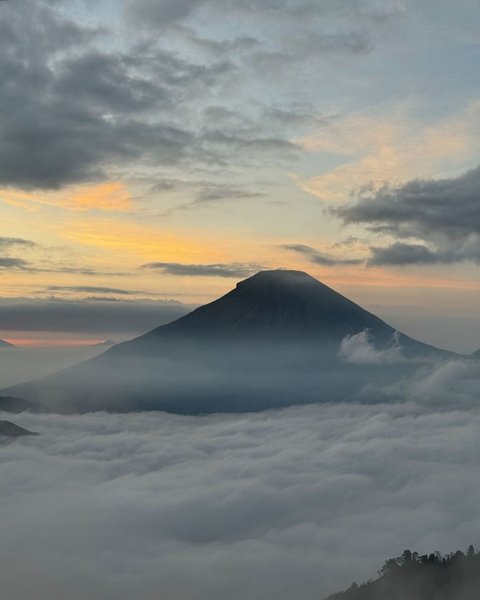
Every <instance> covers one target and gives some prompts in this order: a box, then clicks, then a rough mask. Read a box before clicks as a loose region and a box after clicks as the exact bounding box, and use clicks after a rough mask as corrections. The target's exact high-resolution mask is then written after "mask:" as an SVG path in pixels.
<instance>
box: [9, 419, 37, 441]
mask: <svg viewBox="0 0 480 600" xmlns="http://www.w3.org/2000/svg"><path fill="white" fill-rule="evenodd" d="M25 435H38V433H34V432H33V431H28V429H24V428H23V427H19V426H18V425H15V423H11V422H10V421H0V438H1V437H9V438H17V437H22V436H25Z"/></svg>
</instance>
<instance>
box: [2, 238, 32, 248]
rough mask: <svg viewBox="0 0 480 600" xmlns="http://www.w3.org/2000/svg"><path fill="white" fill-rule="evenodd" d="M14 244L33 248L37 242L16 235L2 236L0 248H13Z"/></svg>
mask: <svg viewBox="0 0 480 600" xmlns="http://www.w3.org/2000/svg"><path fill="white" fill-rule="evenodd" d="M12 246H23V247H24V248H33V247H34V246H36V244H35V242H32V241H31V240H24V239H23V238H15V237H0V249H2V250H4V249H6V248H11V247H12Z"/></svg>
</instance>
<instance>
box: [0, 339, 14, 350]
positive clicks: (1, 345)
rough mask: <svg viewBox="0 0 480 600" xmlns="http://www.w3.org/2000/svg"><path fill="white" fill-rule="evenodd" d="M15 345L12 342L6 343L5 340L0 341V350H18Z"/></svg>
mask: <svg viewBox="0 0 480 600" xmlns="http://www.w3.org/2000/svg"><path fill="white" fill-rule="evenodd" d="M16 347H17V346H15V344H11V343H10V342H6V341H5V340H0V348H16Z"/></svg>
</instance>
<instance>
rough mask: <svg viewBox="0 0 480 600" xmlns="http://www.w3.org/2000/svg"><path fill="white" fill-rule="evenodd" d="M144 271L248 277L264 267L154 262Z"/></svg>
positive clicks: (168, 273) (146, 265) (200, 275)
mask: <svg viewBox="0 0 480 600" xmlns="http://www.w3.org/2000/svg"><path fill="white" fill-rule="evenodd" d="M141 268H142V269H149V270H152V271H158V272H159V273H163V274H167V275H181V276H182V275H186V276H198V277H248V276H249V275H253V274H255V273H257V271H261V270H262V269H263V267H262V266H261V265H257V264H254V263H229V264H211V265H187V264H181V263H168V262H152V263H147V264H145V265H142V267H141Z"/></svg>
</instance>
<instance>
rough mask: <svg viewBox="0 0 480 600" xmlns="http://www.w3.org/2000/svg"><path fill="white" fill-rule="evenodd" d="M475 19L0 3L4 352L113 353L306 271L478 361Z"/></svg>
mask: <svg viewBox="0 0 480 600" xmlns="http://www.w3.org/2000/svg"><path fill="white" fill-rule="evenodd" d="M479 20H480V6H479V4H478V1H477V0H459V1H458V2H455V3H452V2H449V1H447V0H435V1H433V0H420V1H413V0H411V1H410V0H355V1H354V0H338V1H335V2H331V1H327V0H325V1H324V0H175V1H173V0H157V1H155V0H134V1H133V0H117V1H113V0H98V1H96V2H92V1H89V0H69V1H64V2H59V1H57V0H6V1H4V2H1V3H0V57H1V58H0V78H1V81H2V86H1V89H0V105H1V106H2V116H1V118H0V223H1V225H2V227H1V231H0V281H1V284H2V287H1V298H0V337H1V338H3V339H10V340H13V341H15V342H17V343H20V344H25V345H36V344H37V345H38V344H39V343H40V344H45V343H49V344H51V345H54V344H58V343H61V344H76V345H79V344H85V343H90V342H91V343H92V344H93V343H96V342H98V341H101V340H102V339H106V338H107V337H108V338H113V339H115V340H119V339H124V338H125V337H129V336H132V335H136V334H138V333H142V332H143V331H146V330H148V329H150V328H152V327H154V326H155V325H157V324H160V323H161V322H165V321H166V320H168V318H169V317H172V316H173V317H174V316H178V314H180V313H182V312H185V311H187V310H189V308H191V307H192V306H195V305H198V304H200V303H204V302H207V301H209V300H213V299H214V298H216V297H217V296H219V295H221V294H223V293H225V292H226V291H228V290H229V289H231V288H232V287H234V285H235V283H236V281H238V280H239V279H243V278H245V277H247V276H249V275H251V274H253V273H255V272H256V271H258V270H260V269H269V268H295V269H301V270H305V271H308V272H309V273H311V274H312V275H314V276H315V277H317V278H318V279H320V280H321V281H323V282H324V283H326V284H327V285H330V286H332V287H334V288H335V289H336V290H338V291H340V292H341V293H343V294H345V295H347V296H348V297H349V298H351V299H352V300H354V301H356V302H358V303H359V304H361V305H362V306H364V307H365V308H368V309H369V310H371V311H373V312H375V313H376V314H378V315H379V316H381V317H382V318H384V319H386V320H387V321H388V322H389V323H391V324H392V325H394V326H395V327H398V328H399V329H401V330H403V331H404V332H405V333H407V334H410V335H413V336H414V337H417V338H420V339H422V340H423V341H428V342H430V343H434V344H437V345H439V346H441V347H444V348H449V349H451V350H456V351H459V352H472V351H473V350H475V349H477V348H478V347H479V346H480V319H479V318H478V317H479V308H478V295H479V292H480V278H479V271H478V264H479V261H480V202H479V200H480V146H479V144H478V140H479V139H480V138H479V134H480V80H479V78H478V64H479V62H480V36H479V34H478V31H479ZM113 305H116V308H115V309H113V308H108V307H113ZM105 307H107V308H105ZM110 310H111V312H112V314H116V315H119V317H118V319H117V321H115V318H114V317H111V318H110V319H109V322H108V325H107V324H105V314H106V313H107V312H109V311H110ZM19 311H20V312H21V311H23V313H22V314H23V315H24V318H19V316H18V315H19ZM122 311H123V312H122ZM175 311H177V312H175ZM127 314H128V315H131V319H132V323H134V325H129V326H126V325H125V315H127ZM56 315H61V318H60V322H61V323H62V325H60V324H59V322H58V319H57V318H56ZM65 315H70V317H65ZM120 315H123V316H122V317H121V316H120ZM133 315H135V316H133ZM127 320H128V319H127ZM114 321H115V323H113V322H114ZM86 322H89V323H90V328H89V329H88V330H87V329H86V328H85V327H84V326H82V325H81V324H82V323H83V324H85V323H86ZM26 323H30V325H27V324H26ZM58 339H61V340H62V341H61V342H58V341H55V340H58Z"/></svg>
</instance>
